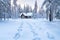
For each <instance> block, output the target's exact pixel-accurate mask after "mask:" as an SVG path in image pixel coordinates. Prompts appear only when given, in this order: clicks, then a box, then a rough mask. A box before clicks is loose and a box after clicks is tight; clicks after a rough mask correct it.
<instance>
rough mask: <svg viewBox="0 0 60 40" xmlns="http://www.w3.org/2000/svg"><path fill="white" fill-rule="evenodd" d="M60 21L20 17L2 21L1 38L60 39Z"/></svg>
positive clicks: (1, 39)
mask: <svg viewBox="0 0 60 40" xmlns="http://www.w3.org/2000/svg"><path fill="white" fill-rule="evenodd" d="M59 24H60V21H53V22H49V21H47V20H43V19H20V20H18V21H16V20H15V21H14V20H13V21H8V22H5V23H4V22H2V23H0V40H60V25H59Z"/></svg>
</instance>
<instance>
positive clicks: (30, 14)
mask: <svg viewBox="0 0 60 40" xmlns="http://www.w3.org/2000/svg"><path fill="white" fill-rule="evenodd" d="M22 14H24V15H25V16H32V13H21V14H20V16H21V15H22Z"/></svg>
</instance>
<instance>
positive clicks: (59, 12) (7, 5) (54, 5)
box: [0, 0, 60, 20]
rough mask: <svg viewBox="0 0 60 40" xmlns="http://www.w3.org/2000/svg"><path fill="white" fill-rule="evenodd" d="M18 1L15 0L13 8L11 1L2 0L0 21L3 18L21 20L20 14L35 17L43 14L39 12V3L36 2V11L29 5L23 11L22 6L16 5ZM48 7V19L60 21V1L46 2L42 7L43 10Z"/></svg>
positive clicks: (0, 2)
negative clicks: (28, 14) (31, 14)
mask: <svg viewBox="0 0 60 40" xmlns="http://www.w3.org/2000/svg"><path fill="white" fill-rule="evenodd" d="M16 1H17V0H13V4H14V6H11V0H0V20H2V18H3V19H4V20H5V18H19V14H20V13H28V12H31V13H33V14H34V15H33V16H35V15H37V14H36V13H40V14H41V13H43V12H41V11H40V10H39V12H37V8H38V5H37V1H35V5H34V9H32V7H30V6H29V5H27V6H25V5H24V9H22V7H21V5H17V4H16ZM44 6H46V18H47V19H48V18H49V19H51V20H53V18H58V19H60V0H45V1H44V2H43V4H42V6H41V9H43V7H44Z"/></svg>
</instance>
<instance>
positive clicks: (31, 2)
mask: <svg viewBox="0 0 60 40" xmlns="http://www.w3.org/2000/svg"><path fill="white" fill-rule="evenodd" d="M43 1H44V0H37V4H38V7H41V5H42V3H43ZM17 4H20V5H21V6H22V8H23V6H24V4H27V5H29V6H31V7H32V8H34V4H35V0H17Z"/></svg>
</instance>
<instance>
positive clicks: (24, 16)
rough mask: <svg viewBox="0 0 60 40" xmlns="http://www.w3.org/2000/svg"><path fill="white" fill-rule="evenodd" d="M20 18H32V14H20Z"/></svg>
mask: <svg viewBox="0 0 60 40" xmlns="http://www.w3.org/2000/svg"><path fill="white" fill-rule="evenodd" d="M20 17H21V18H32V13H21V14H20Z"/></svg>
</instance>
